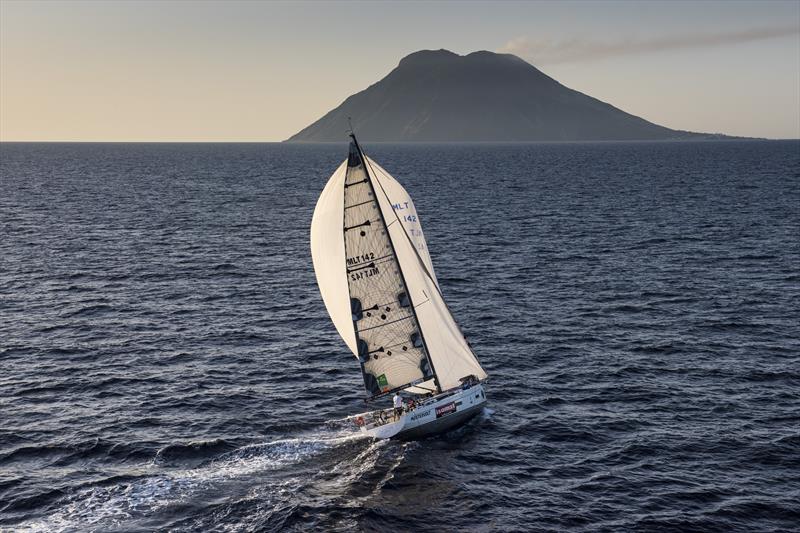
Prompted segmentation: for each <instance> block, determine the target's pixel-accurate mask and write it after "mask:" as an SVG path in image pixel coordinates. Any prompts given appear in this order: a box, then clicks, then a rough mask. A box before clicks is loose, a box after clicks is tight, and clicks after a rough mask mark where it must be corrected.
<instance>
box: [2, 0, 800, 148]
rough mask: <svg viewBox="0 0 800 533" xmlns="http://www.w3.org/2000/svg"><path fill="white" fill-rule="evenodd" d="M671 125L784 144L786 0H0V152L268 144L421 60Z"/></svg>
mask: <svg viewBox="0 0 800 533" xmlns="http://www.w3.org/2000/svg"><path fill="white" fill-rule="evenodd" d="M426 48H427V49H438V48H447V49H449V50H452V51H454V52H456V53H460V54H466V53H469V52H473V51H475V50H495V51H507V52H511V53H515V54H517V55H520V56H521V57H523V58H524V59H527V60H528V61H530V62H531V63H533V64H534V65H535V66H537V67H539V68H540V69H541V70H543V71H544V72H545V73H547V74H548V75H550V76H552V77H554V78H555V79H557V80H558V81H560V82H561V83H563V84H564V85H566V86H568V87H571V88H573V89H577V90H579V91H582V92H585V93H587V94H589V95H591V96H594V97H596V98H599V99H601V100H604V101H606V102H608V103H611V104H613V105H615V106H617V107H619V108H621V109H623V110H625V111H628V112H630V113H633V114H635V115H639V116H641V117H644V118H646V119H647V120H650V121H653V122H656V123H658V124H662V125H665V126H668V127H671V128H677V129H686V130H693V131H704V132H721V133H727V134H732V135H745V136H762V137H772V138H787V137H791V138H800V1H798V0H788V1H778V2H767V1H764V2H736V1H730V2H680V1H677V2H600V1H592V2H577V1H576V2H560V3H549V2H508V3H503V2H491V3H482V2H463V3H457V2H438V3H429V2H425V3H423V2H420V3H416V2H402V3H400V2H398V3H389V2H374V3H367V2H307V3H302V2H293V3H283V2H254V1H253V2H190V1H183V2H145V1H137V2H123V1H113V2H69V1H56V2H34V1H24V2H20V1H9V0H0V139H1V140H4V141H11V140H100V141H149V140H152V141H174V140H185V141H211V140H219V141H277V140H283V139H285V138H287V137H289V136H290V135H292V134H293V133H295V132H297V131H298V130H300V129H301V128H303V127H305V126H306V125H308V124H309V123H311V122H312V121H314V120H316V119H317V118H319V117H320V116H321V115H323V114H324V113H326V112H327V111H329V110H330V109H332V108H333V107H335V106H337V105H338V104H339V103H341V102H342V100H344V99H345V98H346V97H347V96H349V95H350V94H352V93H354V92H357V91H360V90H362V89H364V88H366V87H367V86H368V85H370V84H372V83H374V82H376V81H378V80H379V79H380V78H382V77H383V76H385V75H386V74H387V73H388V72H389V71H390V70H391V69H393V68H394V67H395V66H396V65H397V63H398V61H399V60H400V59H401V58H402V57H403V56H405V55H407V54H409V53H411V52H413V51H415V50H420V49H426Z"/></svg>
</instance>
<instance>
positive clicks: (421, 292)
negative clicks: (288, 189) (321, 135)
mask: <svg viewBox="0 0 800 533" xmlns="http://www.w3.org/2000/svg"><path fill="white" fill-rule="evenodd" d="M311 256H312V260H313V263H314V271H315V273H316V276H317V283H318V285H319V289H320V292H321V294H322V299H323V300H324V302H325V306H326V307H327V309H328V313H329V314H330V316H331V320H332V321H333V323H334V325H335V326H336V329H337V330H338V332H339V335H341V337H342V339H344V342H345V344H347V347H348V348H349V349H350V351H352V352H353V354H354V355H355V357H356V359H357V360H358V363H359V366H360V368H361V375H362V377H363V379H364V386H365V389H366V393H367V396H366V398H365V399H366V401H367V402H373V401H376V400H380V399H382V398H386V397H388V396H390V395H398V394H399V395H400V397H401V398H402V399H403V406H402V407H401V408H399V409H392V408H389V409H377V410H373V411H368V412H364V413H359V414H356V415H353V416H351V417H349V418H350V419H351V420H352V421H353V422H354V423H355V425H356V426H358V428H359V429H360V431H361V432H363V433H366V434H368V435H370V436H372V437H376V438H382V439H386V438H398V439H416V438H422V437H426V436H429V435H434V434H437V433H441V432H444V431H447V430H449V429H452V428H454V427H456V426H459V425H461V424H463V423H464V422H466V421H467V420H469V419H470V418H472V417H473V416H475V415H476V414H478V413H479V412H480V411H481V410H482V409H483V407H484V405H485V403H486V392H485V390H484V383H483V382H484V380H485V379H486V377H487V375H486V372H485V371H484V370H483V368H481V365H480V363H479V362H478V359H477V357H476V356H475V354H474V353H473V351H472V347H471V346H470V344H469V343H468V342H467V340H466V339H465V338H464V335H463V333H462V332H461V328H460V327H459V326H458V324H457V323H456V321H455V319H454V318H453V315H452V313H451V312H450V309H449V308H448V306H447V303H446V302H445V300H444V297H443V296H442V292H441V290H440V288H439V282H438V281H437V279H436V274H435V273H434V271H433V265H432V263H431V257H430V254H429V252H428V247H427V244H426V242H425V236H424V235H423V233H422V226H421V225H420V220H419V215H418V214H417V211H416V209H415V207H414V202H413V201H412V200H411V197H410V196H409V194H408V192H406V190H405V189H404V188H403V186H402V185H400V183H398V182H397V180H395V179H394V178H393V177H392V176H391V175H389V173H388V172H387V171H386V170H384V169H383V168H381V166H380V165H378V164H377V163H376V162H375V161H373V160H372V159H370V158H369V157H367V156H365V155H364V152H363V151H362V149H361V146H360V145H359V144H358V141H357V140H356V137H355V134H353V133H351V134H350V151H349V154H348V156H347V159H346V160H345V161H343V162H342V164H341V165H340V166H339V168H337V169H336V171H335V172H334V173H333V175H332V176H331V177H330V179H329V180H328V183H327V184H326V185H325V188H324V189H323V191H322V193H321V195H320V197H319V200H318V201H317V205H316V208H315V209H314V215H313V218H312V221H311Z"/></svg>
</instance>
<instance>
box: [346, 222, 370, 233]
mask: <svg viewBox="0 0 800 533" xmlns="http://www.w3.org/2000/svg"><path fill="white" fill-rule="evenodd" d="M371 225H372V222H370V221H369V220H367V221H366V222H363V223H361V224H356V225H355V226H350V227H349V228H348V227H345V228H344V230H345V231H348V230H351V229H356V228H360V227H361V226H371Z"/></svg>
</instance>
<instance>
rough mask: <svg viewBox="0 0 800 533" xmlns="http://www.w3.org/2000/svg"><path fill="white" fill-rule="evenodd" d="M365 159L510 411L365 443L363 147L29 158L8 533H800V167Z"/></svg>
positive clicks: (2, 258)
mask: <svg viewBox="0 0 800 533" xmlns="http://www.w3.org/2000/svg"><path fill="white" fill-rule="evenodd" d="M363 145H364V149H365V151H366V152H367V154H368V155H370V156H371V157H373V158H374V159H375V160H376V161H377V162H379V163H380V164H381V165H382V166H383V167H384V168H385V169H387V170H388V171H389V172H391V173H392V174H393V175H394V176H395V178H397V179H398V180H399V181H400V182H401V183H403V184H404V185H405V187H406V189H407V190H408V191H409V192H410V193H411V195H412V197H413V198H414V200H415V203H416V207H417V210H418V212H419V217H420V220H421V222H422V225H423V227H424V229H425V233H426V236H427V239H428V245H429V249H430V251H431V255H432V257H433V264H434V267H435V268H436V273H437V275H438V278H439V281H440V284H441V289H442V292H443V293H444V295H445V297H446V299H447V301H448V303H449V305H450V307H451V309H452V310H453V313H454V315H455V316H456V318H457V320H458V321H459V322H460V324H461V326H462V328H463V329H464V331H465V333H466V335H467V337H468V339H469V340H470V342H471V344H472V346H473V348H474V350H475V352H476V354H477V355H478V357H479V359H480V361H481V363H482V365H483V366H484V368H485V369H486V371H487V372H488V374H489V380H488V382H487V383H486V390H487V398H488V406H487V407H486V408H485V409H484V410H483V412H482V413H481V414H480V415H478V416H477V417H476V418H474V419H473V420H472V421H471V422H470V423H468V424H467V425H466V426H464V427H462V428H459V429H457V430H454V431H452V432H450V433H447V434H445V435H442V436H438V437H433V438H428V439H425V440H419V441H412V442H396V441H376V440H371V439H369V438H364V437H362V436H360V434H359V433H357V432H356V431H355V428H354V427H353V426H351V425H350V424H349V423H348V422H347V421H346V420H345V419H346V417H348V416H349V415H352V414H355V413H358V412H362V411H364V410H365V409H367V407H368V406H366V405H365V403H364V396H365V391H364V388H363V383H362V381H361V377H360V371H359V368H358V365H357V362H356V360H355V358H354V357H353V355H352V354H350V353H349V352H348V350H347V348H346V346H345V344H344V342H343V341H342V340H341V339H340V338H339V336H338V334H337V333H336V330H335V329H334V327H333V325H332V323H331V321H330V319H329V318H328V315H327V313H326V310H325V307H324V305H323V302H322V300H321V298H320V295H319V292H318V289H317V286H316V280H315V277H314V270H313V267H312V263H311V257H310V252H309V226H310V221H311V215H312V212H313V210H314V206H315V203H316V200H317V197H318V195H319V193H320V192H321V190H322V188H323V187H324V185H325V183H326V181H327V179H328V177H329V176H330V175H331V173H332V172H333V171H334V169H335V168H336V167H337V166H338V165H339V164H340V162H341V161H342V160H343V159H345V157H346V156H347V147H346V145H345V144H343V143H342V144H280V143H275V144H268V143H267V144H91V143H88V144H81V143H65V144H58V143H53V144H35V143H34V144H28V143H21V144H16V143H3V144H1V145H0V531H3V532H7V531H15V532H16V531H26V532H33V531H41V532H62V531H63V532H91V531H97V532H129V531H131V532H139V531H147V532H149V531H166V532H189V531H200V532H228V531H230V532H234V531H248V532H249V531H326V532H327V531H375V532H386V531H437V532H438V531H444V532H447V531H478V532H490V531H491V532H493V531H502V532H507V531H508V532H512V531H513V532H517V531H519V532H529V531H531V532H539V531H542V532H544V531H575V532H627V531H664V532H667V531H668V532H673V531H691V532H704V531H713V532H738V531H741V532H752V531H775V532H777V531H785V532H789V531H798V530H799V529H800V141H745V140H741V141H706V142H636V143H621V142H608V143H551V144H548V143H540V144H471V145H464V144H428V145H424V144H405V145H403V144H371V143H369V142H368V140H367V139H364V140H363ZM387 404H388V401H387Z"/></svg>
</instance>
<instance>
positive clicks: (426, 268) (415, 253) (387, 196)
mask: <svg viewBox="0 0 800 533" xmlns="http://www.w3.org/2000/svg"><path fill="white" fill-rule="evenodd" d="M356 147H357V148H359V150H360V149H361V148H360V147H358V144H356ZM362 156H363V153H362ZM363 159H365V160H366V164H367V165H368V166H369V168H370V169H371V170H372V173H373V174H375V169H374V168H372V163H371V162H370V161H369V159H367V158H366V157H363ZM377 182H378V186H379V187H380V188H381V192H382V193H383V196H384V197H385V198H386V201H387V202H389V205H390V206H391V205H393V204H392V200H391V199H390V198H389V195H388V194H387V193H386V189H384V188H383V184H382V183H381V182H380V180H377ZM392 213H393V214H394V218H395V219H396V220H397V221H398V222H399V221H400V217H399V216H398V215H397V211H395V210H394V207H392ZM400 227H401V228H402V229H403V235H405V236H406V239H407V240H408V243H409V244H410V245H411V249H412V250H414V255H416V256H417V261H419V264H420V266H421V267H422V271H423V272H425V275H426V276H428V278H429V279H430V280H431V281H432V282H433V286H434V287H436V291H437V292H438V293H439V296H441V298H442V302H444V306H445V307H446V308H447V311H448V312H449V313H450V316H451V317H452V318H453V322H454V323H455V325H456V327H457V328H458V332H459V333H461V337H462V338H463V339H464V342H465V343H467V348H468V349H469V351H470V353H472V355H473V357H475V352H473V351H472V347H471V346H470V345H469V343H468V342H467V337H466V336H465V335H464V331H463V330H462V329H461V325H460V324H459V323H458V321H457V320H456V319H455V317H454V316H453V311H452V310H451V309H450V306H449V305H447V300H445V299H444V294H442V289H440V288H439V284H438V283H436V280H434V279H433V276H432V275H431V273H430V272H429V271H428V267H427V266H426V265H425V261H423V260H422V256H420V255H419V251H417V247H416V246H415V245H414V242H413V241H412V240H411V237H410V236H409V235H408V232H407V231H406V228H405V226H403V224H402V222H401V223H400ZM476 358H477V357H476ZM484 372H485V371H484Z"/></svg>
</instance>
